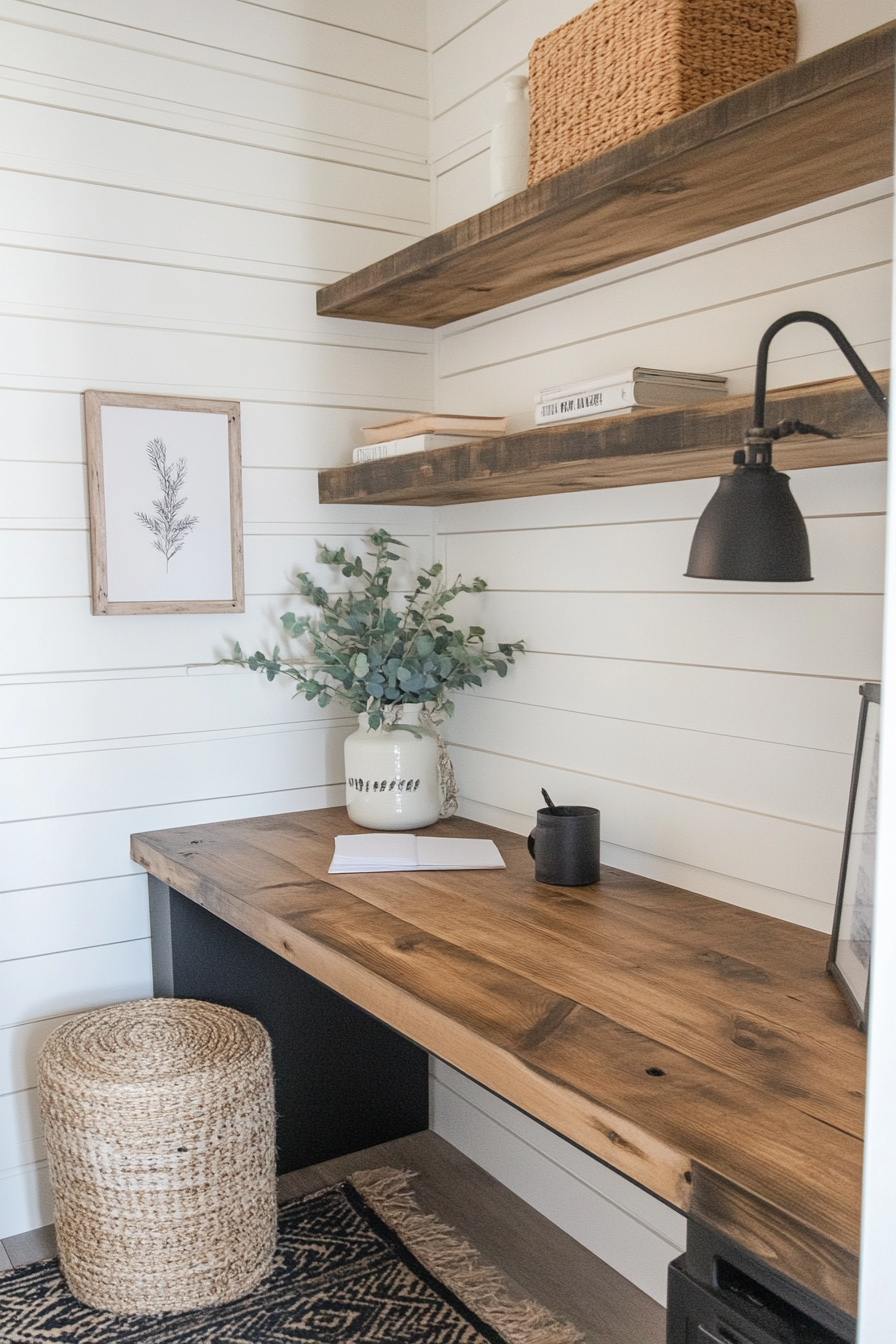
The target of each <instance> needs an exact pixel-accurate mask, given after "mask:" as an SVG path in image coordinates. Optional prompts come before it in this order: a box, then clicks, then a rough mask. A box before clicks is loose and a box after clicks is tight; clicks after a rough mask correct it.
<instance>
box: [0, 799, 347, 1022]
mask: <svg viewBox="0 0 896 1344" xmlns="http://www.w3.org/2000/svg"><path fill="white" fill-rule="evenodd" d="M218 787H219V789H220V790H221V791H220V793H218V794H216V795H215V796H213V797H209V798H204V799H200V800H199V801H195V802H194V801H186V802H182V801H178V797H177V795H178V789H177V786H176V781H175V782H174V783H173V784H172V786H171V787H170V789H169V791H168V792H169V798H170V800H171V801H169V802H167V803H165V804H163V805H160V806H159V807H143V808H137V809H136V810H120V811H113V812H94V813H89V814H87V815H80V816H68V817H51V818H48V819H45V820H40V821H24V822H13V823H10V824H9V825H7V826H5V827H4V828H3V851H2V859H0V889H4V888H5V889H18V888H24V887H29V886H45V885H46V886H49V885H51V884H52V883H57V882H90V881H96V880H98V879H100V878H103V877H117V876H118V875H119V874H121V873H133V872H139V871H140V870H139V869H138V868H137V866H136V865H135V864H133V863H132V862H131V860H130V858H129V857H128V855H129V851H130V837H131V835H132V834H134V833H135V832H136V831H156V830H165V829H166V828H167V827H171V826H200V825H203V824H204V823H205V822H211V821H231V820H236V819H237V818H241V817H264V816H267V815H269V814H272V813H279V812H302V811H305V810H307V809H310V808H316V807H336V806H338V805H342V804H344V802H345V787H344V786H343V785H342V784H336V785H327V784H314V785H312V786H310V787H309V788H304V789H303V788H292V789H284V790H281V791H279V792H274V793H259V794H245V793H230V792H228V791H227V789H226V785H224V786H222V784H221V782H220V781H219V783H218ZM235 787H237V788H238V787H239V781H236V784H235ZM57 1011H60V1012H63V1011H66V1009H65V1008H64V1007H60V1008H59V1009H58V1010H57Z"/></svg>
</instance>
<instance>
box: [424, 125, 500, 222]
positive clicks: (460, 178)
mask: <svg viewBox="0 0 896 1344" xmlns="http://www.w3.org/2000/svg"><path fill="white" fill-rule="evenodd" d="M435 193H436V199H435V215H436V217H435V227H436V228H437V229H447V228H449V227H450V226H451V225H452V224H459V223H460V221H461V220H462V219H469V218H470V216H471V215H477V214H478V213H479V212H480V210H487V209H488V207H489V206H490V205H491V204H492V200H491V164H490V161H489V151H488V143H486V144H485V145H483V144H482V142H481V139H476V140H475V141H473V143H472V144H471V145H470V146H469V147H468V152H466V153H465V154H464V155H463V157H462V158H461V159H460V162H459V163H454V164H452V165H451V166H450V167H446V168H445V169H444V170H443V169H441V168H440V169H439V170H438V171H437V173H436V183H435Z"/></svg>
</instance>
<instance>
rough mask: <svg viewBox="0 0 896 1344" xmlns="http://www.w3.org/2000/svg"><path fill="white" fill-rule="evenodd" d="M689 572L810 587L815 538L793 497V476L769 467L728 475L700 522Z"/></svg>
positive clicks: (703, 576) (742, 469) (746, 468)
mask: <svg viewBox="0 0 896 1344" xmlns="http://www.w3.org/2000/svg"><path fill="white" fill-rule="evenodd" d="M685 574H686V575H687V576H688V578H691V579H740V580H742V581H744V582H746V583H807V582H808V581H809V580H810V579H811V578H812V573H811V568H810V562H809V535H808V533H807V532H806V524H805V523H804V522H803V515H802V514H801V513H800V511H799V509H798V507H797V503H796V500H795V499H794V497H793V495H792V494H791V493H790V477H789V476H785V475H784V473H783V472H782V471H775V469H774V467H772V466H769V465H765V464H763V465H762V466H737V467H735V469H734V471H732V472H731V473H730V474H729V475H727V476H723V477H722V478H721V479H720V481H719V487H718V489H717V490H716V492H715V494H714V495H713V497H712V499H711V500H710V501H709V503H708V504H707V506H706V508H705V509H704V510H703V514H702V516H701V518H700V521H699V523H698V524H697V530H696V532H695V533H694V540H693V541H692V542H691V555H690V559H689V560H688V567H687V569H686V570H685Z"/></svg>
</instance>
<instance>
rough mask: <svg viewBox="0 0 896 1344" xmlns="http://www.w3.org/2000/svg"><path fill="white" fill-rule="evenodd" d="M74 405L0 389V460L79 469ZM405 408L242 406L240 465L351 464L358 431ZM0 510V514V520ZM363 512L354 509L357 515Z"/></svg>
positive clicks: (313, 500) (61, 396) (73, 395)
mask: <svg viewBox="0 0 896 1344" xmlns="http://www.w3.org/2000/svg"><path fill="white" fill-rule="evenodd" d="M81 401H82V399H81V397H80V395H79V394H78V393H77V392H29V391H15V390H12V389H8V388H0V417H2V421H3V424H4V426H5V430H6V432H5V434H4V438H3V442H2V443H0V461H3V460H4V459H6V460H14V461H29V462H61V463H65V464H72V463H82V462H83V461H84V443H83V424H82V405H81ZM419 409H421V410H425V409H427V406H426V405H421V406H420V407H419ZM406 410H407V407H406V406H401V407H399V406H395V407H391V408H388V409H382V410H371V409H369V408H365V407H357V408H355V407H351V406H315V405H290V404H288V403H284V402H263V401H244V402H242V404H241V407H240V436H241V439H242V458H243V465H244V466H245V467H286V468H296V467H305V468H308V469H309V470H311V471H316V470H317V469H318V468H320V467H325V466H340V465H344V464H345V463H346V462H350V461H351V454H352V449H353V448H357V447H358V445H359V444H360V443H362V442H363V433H362V431H363V428H364V426H365V425H371V424H376V423H379V422H381V421H386V420H390V419H392V420H394V419H396V418H397V417H398V416H399V415H401V414H403V413H405V412H406ZM72 479H73V478H72ZM308 500H309V506H310V508H311V509H312V511H313V513H315V514H317V513H318V512H319V509H318V504H317V482H316V478H315V480H314V490H313V492H309V494H308ZM29 507H32V506H31V505H29ZM6 512H7V510H5V509H0V514H4V513H6ZM365 512H367V511H365V510H363V509H356V510H355V513H356V514H357V515H358V516H359V517H361V516H362V515H363V514H364V513H365ZM21 516H26V515H24V514H22V515H21ZM327 516H328V517H330V516H332V517H334V518H336V517H338V516H339V515H337V514H335V513H332V514H331V513H330V512H328V515H327ZM396 516H397V517H401V516H404V515H403V514H398V515H396Z"/></svg>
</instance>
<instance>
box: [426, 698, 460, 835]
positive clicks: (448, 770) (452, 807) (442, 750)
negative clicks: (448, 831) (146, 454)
mask: <svg viewBox="0 0 896 1344" xmlns="http://www.w3.org/2000/svg"><path fill="white" fill-rule="evenodd" d="M420 722H421V723H422V724H423V725H424V727H426V728H429V730H430V731H431V732H433V733H435V735H436V741H437V742H438V744H439V792H440V793H441V795H442V806H441V807H440V808H439V821H445V820H446V818H448V817H453V816H454V814H455V812H456V811H457V802H458V797H457V779H456V778H455V775H454V766H453V765H452V764H451V757H450V756H449V755H448V748H447V747H446V746H445V743H444V741H443V740H442V734H441V732H440V727H441V724H442V719H441V718H439V720H438V722H437V721H436V719H435V718H434V717H433V713H432V710H431V709H429V708H428V707H427V706H426V705H421V706H420Z"/></svg>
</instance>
